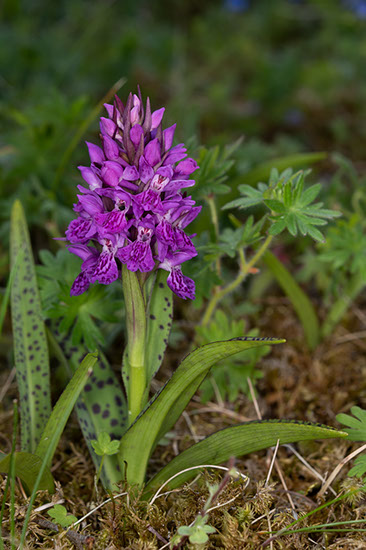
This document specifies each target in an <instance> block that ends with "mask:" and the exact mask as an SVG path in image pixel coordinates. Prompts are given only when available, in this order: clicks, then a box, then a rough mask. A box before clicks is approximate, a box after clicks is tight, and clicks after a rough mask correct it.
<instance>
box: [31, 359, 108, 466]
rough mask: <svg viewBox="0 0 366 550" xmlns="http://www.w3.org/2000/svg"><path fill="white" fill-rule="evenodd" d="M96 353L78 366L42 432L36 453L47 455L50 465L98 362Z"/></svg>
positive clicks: (41, 455)
mask: <svg viewBox="0 0 366 550" xmlns="http://www.w3.org/2000/svg"><path fill="white" fill-rule="evenodd" d="M97 359H98V356H97V354H96V353H89V354H88V355H87V356H86V357H85V359H84V360H83V361H82V363H81V365H80V366H79V367H78V369H77V371H76V372H75V374H74V376H73V377H72V379H71V380H70V382H69V383H68V385H67V386H66V388H65V390H64V391H63V392H62V394H61V397H60V398H59V400H58V401H57V403H56V405H55V406H54V408H53V411H52V414H51V416H50V418H49V420H48V422H47V425H46V427H45V429H44V431H43V433H42V437H41V440H40V442H39V443H38V445H37V449H36V454H37V455H38V456H39V457H40V458H41V459H42V460H44V459H45V456H47V457H48V458H47V461H46V465H47V466H48V467H49V466H50V465H51V462H52V458H53V455H54V453H55V450H56V447H57V445H58V442H59V440H60V437H61V434H62V432H63V430H64V427H65V425H66V422H67V420H68V418H69V416H70V414H71V411H72V409H73V407H74V405H75V403H76V400H77V398H78V397H79V394H80V392H81V390H82V389H83V388H84V386H85V384H86V382H87V380H88V378H89V376H90V375H91V373H92V370H93V367H94V365H95V363H96V362H97Z"/></svg>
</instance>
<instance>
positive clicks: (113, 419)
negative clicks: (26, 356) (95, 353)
mask: <svg viewBox="0 0 366 550" xmlns="http://www.w3.org/2000/svg"><path fill="white" fill-rule="evenodd" d="M51 328H52V333H51V331H48V337H49V340H50V348H51V350H52V352H54V354H55V356H56V357H57V359H58V360H59V361H60V363H61V365H62V366H63V367H64V370H65V373H66V376H69V377H71V376H72V373H73V372H75V371H76V370H77V367H78V365H79V363H81V361H82V359H83V358H84V357H85V355H86V354H87V351H86V348H85V347H84V346H83V345H79V346H73V345H72V341H71V334H70V333H69V334H66V335H65V334H63V333H60V332H59V331H58V330H57V327H56V326H55V324H54V323H51ZM75 411H76V415H77V417H78V421H79V426H80V429H81V431H82V433H83V436H84V439H85V441H86V444H87V446H88V449H89V452H90V454H91V457H92V459H93V462H94V464H95V467H96V470H99V466H100V462H101V457H100V456H98V455H97V454H96V453H95V451H94V449H93V446H92V444H91V441H92V440H95V439H98V436H99V434H100V433H102V432H104V433H107V434H108V435H109V436H110V438H111V439H117V440H119V439H121V437H122V435H123V433H124V432H125V430H126V428H127V403H126V399H125V396H124V393H123V391H122V388H121V386H120V384H119V383H118V380H117V376H116V374H115V372H114V370H113V368H112V367H111V365H110V364H109V363H108V361H107V359H106V358H105V357H104V356H103V354H102V353H100V352H99V358H98V361H97V362H96V364H95V365H94V368H93V375H92V376H91V377H90V378H89V379H88V382H87V384H86V385H85V387H84V389H83V390H82V391H81V393H80V396H79V398H78V400H77V402H76V406H75ZM117 465H118V463H117V456H116V455H112V456H108V455H107V456H105V457H104V461H103V467H102V472H101V480H102V483H103V485H104V487H105V488H108V489H112V485H113V483H115V482H117V481H119V480H120V478H121V474H120V473H119V472H118V469H117Z"/></svg>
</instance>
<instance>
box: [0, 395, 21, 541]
mask: <svg viewBox="0 0 366 550" xmlns="http://www.w3.org/2000/svg"><path fill="white" fill-rule="evenodd" d="M18 420H19V411H18V403H17V402H16V401H14V405H13V439H12V444H11V453H10V468H9V475H8V478H7V480H6V485H5V491H4V495H3V501H2V503H1V511H0V550H3V549H4V548H5V547H4V541H3V537H2V524H3V517H4V512H5V504H6V496H7V494H8V490H9V485H10V537H11V548H12V549H13V548H15V546H14V536H15V446H16V440H17V431H18Z"/></svg>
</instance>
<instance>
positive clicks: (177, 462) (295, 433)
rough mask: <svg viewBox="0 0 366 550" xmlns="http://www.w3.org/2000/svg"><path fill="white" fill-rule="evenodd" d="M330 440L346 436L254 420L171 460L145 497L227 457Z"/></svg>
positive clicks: (325, 429)
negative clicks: (269, 448) (164, 484)
mask: <svg viewBox="0 0 366 550" xmlns="http://www.w3.org/2000/svg"><path fill="white" fill-rule="evenodd" d="M333 437H347V434H346V433H345V432H340V431H338V430H336V429H335V428H330V427H328V426H323V425H320V424H310V423H306V422H299V421H296V420H292V421H291V420H258V421H257V420H256V421H253V422H245V423H244V424H239V425H238V426H233V427H230V428H225V429H223V430H220V431H218V432H216V433H214V434H212V435H210V436H208V437H207V438H206V439H204V440H203V441H200V442H199V443H196V444H195V445H192V447H190V448H189V449H187V450H185V451H183V452H182V453H181V454H180V455H178V456H176V457H175V458H173V460H172V461H171V462H169V464H167V465H166V466H165V467H164V468H163V469H162V470H160V472H159V473H158V474H156V476H154V477H153V478H152V479H151V480H150V481H149V483H148V484H147V486H146V488H145V495H146V496H149V495H150V494H151V493H152V492H153V491H155V490H156V489H157V488H158V487H159V486H160V485H161V484H162V483H165V482H166V481H167V480H168V479H170V478H171V477H172V476H174V475H175V474H177V473H178V472H181V471H182V470H185V469H186V468H190V467H191V466H199V465H200V464H220V463H221V462H225V461H227V460H228V459H229V458H230V457H231V456H235V457H239V456H242V455H246V454H248V453H253V452H256V451H260V450H261V449H266V448H267V447H272V446H274V445H276V444H277V441H279V442H280V444H281V445H282V444H284V443H295V442H296V441H308V440H312V439H329V438H333ZM196 473H197V471H190V472H184V473H182V474H181V475H180V476H177V477H176V478H174V479H173V480H172V481H171V482H169V484H168V485H167V488H168V489H169V490H171V489H174V488H175V487H178V486H179V485H182V483H184V482H186V481H187V480H189V479H190V478H191V477H194V476H195V475H196Z"/></svg>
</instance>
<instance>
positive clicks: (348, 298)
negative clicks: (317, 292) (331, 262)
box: [321, 273, 366, 338]
mask: <svg viewBox="0 0 366 550" xmlns="http://www.w3.org/2000/svg"><path fill="white" fill-rule="evenodd" d="M365 285H366V280H365V278H364V277H363V276H362V274H360V273H355V274H354V275H353V276H352V277H351V278H350V280H349V283H348V285H347V287H346V289H345V291H344V292H343V293H342V296H341V297H340V298H338V300H337V301H336V302H335V303H334V304H333V306H332V307H331V309H330V311H329V313H328V315H327V316H326V318H325V321H324V323H323V326H322V331H321V333H322V337H323V338H327V337H328V336H330V335H331V334H332V332H333V330H334V327H335V326H336V325H337V324H338V323H339V322H340V320H341V319H342V318H343V316H344V315H345V313H346V311H347V309H348V308H349V306H350V304H351V302H353V300H355V298H356V297H357V296H358V295H359V293H360V292H361V290H362V289H363V288H364V286H365Z"/></svg>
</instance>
